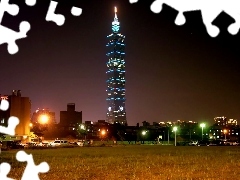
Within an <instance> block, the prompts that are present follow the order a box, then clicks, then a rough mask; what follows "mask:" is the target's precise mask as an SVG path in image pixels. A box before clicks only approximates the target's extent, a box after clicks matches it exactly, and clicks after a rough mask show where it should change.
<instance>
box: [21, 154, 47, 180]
mask: <svg viewBox="0 0 240 180" xmlns="http://www.w3.org/2000/svg"><path fill="white" fill-rule="evenodd" d="M16 159H17V160H18V161H19V162H25V161H26V162H27V166H26V168H25V170H24V172H23V176H22V178H21V180H29V179H31V180H40V179H39V176H38V174H39V173H46V172H48V171H49V165H48V163H47V162H41V163H40V164H39V165H37V166H36V165H35V163H34V160H33V156H32V154H27V153H26V152H25V151H18V152H17V154H16Z"/></svg>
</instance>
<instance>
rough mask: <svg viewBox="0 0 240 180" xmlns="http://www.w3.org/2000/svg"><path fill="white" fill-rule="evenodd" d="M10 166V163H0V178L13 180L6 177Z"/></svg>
mask: <svg viewBox="0 0 240 180" xmlns="http://www.w3.org/2000/svg"><path fill="white" fill-rule="evenodd" d="M10 169H11V166H10V164H8V163H6V162H3V163H1V164H0V179H1V180H14V179H12V178H9V177H7V175H8V173H9V172H10Z"/></svg>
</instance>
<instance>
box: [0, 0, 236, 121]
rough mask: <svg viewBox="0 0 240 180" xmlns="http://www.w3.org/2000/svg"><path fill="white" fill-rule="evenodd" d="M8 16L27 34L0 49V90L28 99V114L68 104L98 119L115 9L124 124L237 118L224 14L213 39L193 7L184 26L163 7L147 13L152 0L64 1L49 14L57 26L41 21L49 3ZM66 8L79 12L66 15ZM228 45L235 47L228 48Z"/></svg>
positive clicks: (7, 22)
mask: <svg viewBox="0 0 240 180" xmlns="http://www.w3.org/2000/svg"><path fill="white" fill-rule="evenodd" d="M10 2H12V3H16V4H18V5H19V6H20V13H19V15H18V16H16V17H13V16H10V15H8V14H7V13H5V16H4V18H3V22H2V25H4V26H7V27H10V28H12V29H14V30H16V31H17V30H18V25H19V23H20V22H21V21H22V20H27V21H29V22H30V24H31V30H30V31H29V33H28V37H27V38H25V39H22V40H18V41H17V44H18V45H19V52H18V53H17V54H15V55H10V54H8V51H7V46H6V44H4V45H1V46H0V67H1V79H0V84H1V86H0V93H1V94H11V91H12V90H13V89H20V90H21V91H22V96H25V97H26V96H27V97H30V99H31V101H32V112H33V111H35V110H36V109H37V108H49V109H50V110H51V111H54V112H56V118H57V121H59V114H60V111H61V110H66V107H67V103H75V104H76V110H77V111H82V112H83V121H97V120H99V119H105V113H106V110H107V104H106V100H105V99H106V97H107V94H106V91H105V90H106V78H107V77H106V73H105V72H106V70H107V68H106V62H107V57H106V56H105V54H106V47H105V45H106V43H107V39H106V36H107V35H109V34H111V22H112V21H113V17H114V12H113V9H114V6H117V7H118V17H119V21H120V23H121V24H120V25H121V28H120V30H121V33H122V34H124V35H126V59H125V60H126V98H127V101H126V112H127V121H128V124H129V125H135V124H136V123H137V122H139V123H140V124H141V122H142V121H149V122H151V123H152V122H160V121H176V120H185V121H189V120H192V121H198V122H202V121H205V122H209V123H213V118H214V117H216V116H226V117H228V118H234V119H239V120H240V113H239V109H240V93H239V90H240V85H239V82H240V63H239V61H240V58H239V46H238V45H239V43H240V33H238V35H235V36H232V35H230V34H229V33H228V32H227V27H228V26H229V25H230V24H231V23H233V22H234V20H233V19H232V18H231V17H230V16H228V15H227V14H225V13H222V14H220V16H219V17H218V18H217V19H216V20H215V21H214V22H213V24H215V25H217V26H218V27H220V29H221V33H220V34H219V36H218V37H217V38H212V37H210V36H209V35H208V34H207V31H206V29H205V26H204V24H203V22H202V19H201V13H200V11H196V12H188V13H185V17H186V20H187V22H186V24H185V25H183V26H177V25H175V23H174V21H175V18H176V15H177V11H176V10H174V9H172V8H170V7H168V6H166V5H165V6H164V7H163V11H162V12H161V13H160V14H154V13H153V12H152V11H151V10H150V4H151V3H152V2H153V0H152V1H151V0H149V1H146V0H139V2H138V3H136V4H130V3H129V1H128V0H118V1H117V0H84V1H82V0H72V1H71V0H63V1H58V2H59V4H58V6H57V9H56V13H61V14H63V15H65V17H66V21H65V24H64V25H63V26H57V25H56V24H55V23H53V22H47V21H45V16H46V13H47V10H48V5H49V3H50V1H49V0H38V2H37V4H36V5H35V6H34V7H28V6H26V5H25V3H24V0H21V1H20V0H11V1H10ZM72 6H77V7H80V8H82V9H83V13H82V15H81V16H79V17H74V16H72V15H71V13H70V10H71V7H72ZM234 45H235V46H234Z"/></svg>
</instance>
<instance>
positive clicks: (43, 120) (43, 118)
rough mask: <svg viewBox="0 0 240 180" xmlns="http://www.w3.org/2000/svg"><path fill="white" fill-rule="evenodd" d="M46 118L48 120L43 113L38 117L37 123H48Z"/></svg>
mask: <svg viewBox="0 0 240 180" xmlns="http://www.w3.org/2000/svg"><path fill="white" fill-rule="evenodd" d="M48 120H49V118H48V116H47V115H46V114H43V115H41V116H40V117H39V123H41V124H46V123H48Z"/></svg>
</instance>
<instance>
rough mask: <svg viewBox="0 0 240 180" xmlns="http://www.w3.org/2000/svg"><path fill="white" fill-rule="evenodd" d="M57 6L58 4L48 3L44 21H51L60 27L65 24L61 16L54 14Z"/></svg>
mask: <svg viewBox="0 0 240 180" xmlns="http://www.w3.org/2000/svg"><path fill="white" fill-rule="evenodd" d="M57 4H58V2H56V1H51V2H50V5H49V8H48V12H47V15H46V21H53V22H55V23H56V24H57V25H58V26H62V25H63V24H64V22H65V17H64V16H63V15H61V14H55V10H56V7H57Z"/></svg>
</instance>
